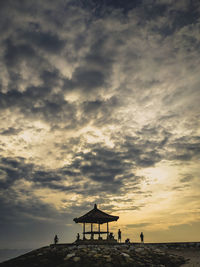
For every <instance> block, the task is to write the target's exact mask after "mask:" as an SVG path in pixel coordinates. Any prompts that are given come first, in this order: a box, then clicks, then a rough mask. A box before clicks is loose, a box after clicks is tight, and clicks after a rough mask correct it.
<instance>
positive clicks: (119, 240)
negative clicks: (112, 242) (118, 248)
mask: <svg viewBox="0 0 200 267" xmlns="http://www.w3.org/2000/svg"><path fill="white" fill-rule="evenodd" d="M121 239H122V232H121V230H120V229H119V230H118V242H120V243H121Z"/></svg>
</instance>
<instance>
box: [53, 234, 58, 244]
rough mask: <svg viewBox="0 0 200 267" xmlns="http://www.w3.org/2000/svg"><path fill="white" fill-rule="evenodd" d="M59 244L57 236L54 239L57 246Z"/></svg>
mask: <svg viewBox="0 0 200 267" xmlns="http://www.w3.org/2000/svg"><path fill="white" fill-rule="evenodd" d="M57 243H58V236H57V235H55V237H54V244H55V245H56V244H57Z"/></svg>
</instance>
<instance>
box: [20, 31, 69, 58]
mask: <svg viewBox="0 0 200 267" xmlns="http://www.w3.org/2000/svg"><path fill="white" fill-rule="evenodd" d="M21 38H22V39H23V40H24V41H25V42H28V43H29V45H35V46H36V47H37V48H39V49H43V50H44V51H46V52H50V53H59V52H60V51H61V50H62V49H63V48H64V45H65V41H64V40H60V39H59V37H58V36H57V35H56V34H55V33H51V32H39V31H38V30H37V31H28V32H24V33H23V34H22V36H21Z"/></svg>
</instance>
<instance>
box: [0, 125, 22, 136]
mask: <svg viewBox="0 0 200 267" xmlns="http://www.w3.org/2000/svg"><path fill="white" fill-rule="evenodd" d="M21 131H22V129H17V128H13V127H9V128H8V129H6V130H3V131H0V135H7V136H9V135H15V134H18V133H20V132H21Z"/></svg>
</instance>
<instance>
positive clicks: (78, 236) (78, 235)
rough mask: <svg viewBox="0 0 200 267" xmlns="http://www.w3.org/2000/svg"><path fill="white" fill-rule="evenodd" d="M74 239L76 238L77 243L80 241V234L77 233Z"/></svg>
mask: <svg viewBox="0 0 200 267" xmlns="http://www.w3.org/2000/svg"><path fill="white" fill-rule="evenodd" d="M76 238H77V241H78V240H80V234H79V233H78V234H77V236H76Z"/></svg>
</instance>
